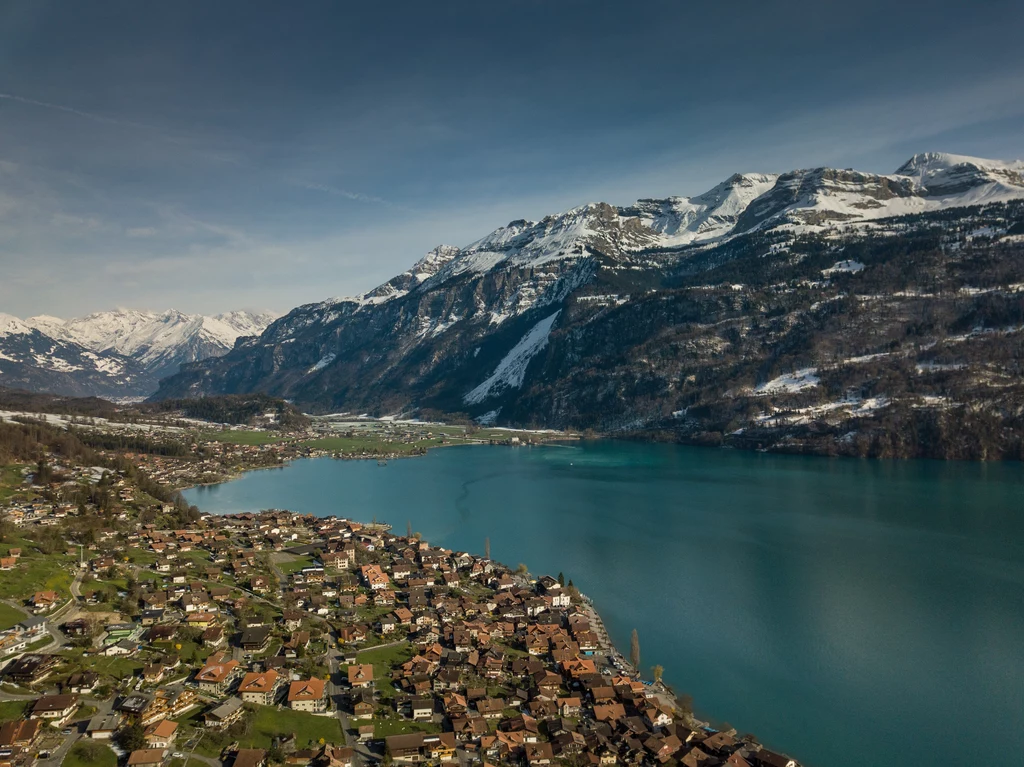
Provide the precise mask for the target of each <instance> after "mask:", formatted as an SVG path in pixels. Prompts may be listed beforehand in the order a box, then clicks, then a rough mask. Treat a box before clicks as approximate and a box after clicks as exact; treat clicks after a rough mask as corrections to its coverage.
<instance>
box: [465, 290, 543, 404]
mask: <svg viewBox="0 0 1024 767" xmlns="http://www.w3.org/2000/svg"><path fill="white" fill-rule="evenodd" d="M561 313H562V310H561V309H559V310H558V311H557V312H555V313H554V314H552V315H550V316H549V317H545V318H544V319H543V320H541V321H540V322H538V323H537V324H536V325H534V326H533V327H532V328H531V329H530V331H529V332H528V333H527V334H526V335H525V336H523V337H522V338H521V339H520V341H519V343H517V344H516V345H515V346H513V347H512V349H511V350H510V351H509V353H508V354H506V355H505V357H504V358H503V359H502V360H501V362H499V363H498V367H497V368H495V370H494V372H493V373H492V374H491V375H490V376H489V377H488V378H487V380H485V381H484V382H483V383H482V384H480V385H479V386H477V387H476V388H475V389H473V390H472V391H471V392H469V393H468V394H466V396H465V397H463V401H464V402H465V403H466V404H467V405H477V404H479V403H481V402H483V401H484V400H485V399H487V398H489V397H493V396H495V395H497V394H500V393H502V392H504V391H507V390H508V389H518V388H520V387H522V385H523V380H524V378H525V377H526V368H527V367H528V366H529V364H530V361H531V360H532V359H533V358H534V357H536V356H537V354H538V353H539V352H540V351H541V350H542V349H544V347H546V346H547V345H548V337H549V336H550V335H551V328H552V326H553V325H554V324H555V320H557V319H558V315H559V314H561Z"/></svg>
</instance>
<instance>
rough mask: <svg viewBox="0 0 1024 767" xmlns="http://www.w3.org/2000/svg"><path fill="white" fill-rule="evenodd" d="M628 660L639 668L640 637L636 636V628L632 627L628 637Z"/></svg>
mask: <svg viewBox="0 0 1024 767" xmlns="http://www.w3.org/2000/svg"><path fill="white" fill-rule="evenodd" d="M629 662H630V663H631V664H632V665H633V668H635V669H639V668H640V637H639V636H637V633H636V629H633V633H632V634H631V635H630V637H629Z"/></svg>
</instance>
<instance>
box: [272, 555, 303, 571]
mask: <svg viewBox="0 0 1024 767" xmlns="http://www.w3.org/2000/svg"><path fill="white" fill-rule="evenodd" d="M274 560H275V562H276V564H277V566H278V567H279V568H281V572H282V573H284V574H285V575H292V574H293V573H297V572H299V570H301V569H302V568H303V567H311V566H312V565H313V557H305V556H303V557H297V556H294V555H292V554H275V555H274Z"/></svg>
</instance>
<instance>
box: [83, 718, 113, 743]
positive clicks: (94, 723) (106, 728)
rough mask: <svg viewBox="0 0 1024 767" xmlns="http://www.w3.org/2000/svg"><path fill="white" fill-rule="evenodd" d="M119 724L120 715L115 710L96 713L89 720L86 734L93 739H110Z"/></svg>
mask: <svg viewBox="0 0 1024 767" xmlns="http://www.w3.org/2000/svg"><path fill="white" fill-rule="evenodd" d="M120 726H121V715H120V714H118V713H117V712H112V713H109V714H98V715H97V716H94V717H93V718H92V719H90V720H89V723H88V724H87V725H86V727H85V732H86V734H87V735H88V736H89V737H90V738H92V739H93V740H110V739H111V738H113V737H114V733H115V732H117V729H118V727H120Z"/></svg>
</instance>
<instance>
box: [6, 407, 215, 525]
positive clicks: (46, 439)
mask: <svg viewBox="0 0 1024 767" xmlns="http://www.w3.org/2000/svg"><path fill="white" fill-rule="evenodd" d="M100 436H103V435H98V434H96V433H94V432H91V431H76V430H74V429H71V430H67V431H65V430H64V429H59V428H56V427H54V426H51V425H49V424H46V423H42V422H39V423H32V422H19V423H0V464H8V463H34V464H36V474H37V484H39V480H49V479H58V477H57V475H56V474H55V473H54V472H53V470H52V468H51V467H50V465H49V461H48V458H49V457H50V456H57V457H60V458H61V459H63V461H64V462H65V463H68V464H71V465H74V466H99V467H102V468H104V469H107V470H109V471H110V472H111V475H116V476H117V477H123V478H124V479H125V480H126V481H127V482H128V483H129V484H130V485H132V486H133V487H135V488H136V489H137V490H138V491H140V492H141V493H144V494H145V495H148V496H149V497H150V498H153V499H154V500H155V501H159V502H160V503H163V504H170V505H172V506H173V508H174V510H173V513H172V517H173V518H174V519H175V520H177V521H179V522H185V521H187V520H189V519H194V518H196V517H197V516H198V513H199V512H198V509H196V508H195V507H194V506H191V507H190V506H189V505H188V504H187V503H186V502H185V500H184V499H183V498H182V496H181V494H180V493H179V492H178V491H177V490H173V489H171V488H169V487H166V486H164V485H161V484H160V483H159V482H157V481H156V480H154V479H153V478H152V477H150V476H149V475H148V474H147V473H146V472H145V471H143V470H142V469H141V468H139V467H138V466H137V465H136V464H134V463H133V462H131V461H130V460H128V459H127V458H125V457H124V456H121V455H113V456H109V455H104V454H102V453H101V452H99V450H98V449H97V447H96V446H93V445H90V444H87V443H86V441H85V440H84V439H83V437H84V438H85V439H97V438H98V437H100ZM98 441H99V440H98ZM102 447H103V448H104V449H110V448H107V447H106V446H102ZM112 478H113V476H111V477H110V478H108V479H101V480H100V481H99V482H98V483H97V484H96V485H89V486H87V485H82V486H81V487H80V488H79V489H78V490H76V491H75V493H73V494H71V495H69V496H66V497H67V500H69V501H70V502H72V503H75V504H78V505H84V504H94V505H96V506H97V508H99V509H100V510H101V511H106V510H107V509H109V508H110V507H111V506H112V504H113V502H114V501H113V497H114V496H113V494H112V493H111V492H110V482H111V481H112Z"/></svg>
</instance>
